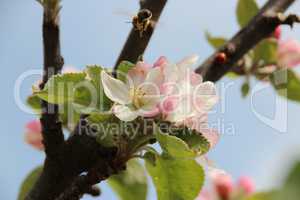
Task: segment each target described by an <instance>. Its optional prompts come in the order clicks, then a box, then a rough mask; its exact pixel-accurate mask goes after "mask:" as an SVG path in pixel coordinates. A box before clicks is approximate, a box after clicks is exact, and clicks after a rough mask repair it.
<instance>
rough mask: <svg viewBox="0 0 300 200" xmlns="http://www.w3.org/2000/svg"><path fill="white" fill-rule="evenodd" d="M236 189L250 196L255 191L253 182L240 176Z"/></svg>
mask: <svg viewBox="0 0 300 200" xmlns="http://www.w3.org/2000/svg"><path fill="white" fill-rule="evenodd" d="M237 187H239V188H241V189H242V190H243V191H244V192H245V193H246V194H251V193H253V192H254V190H255V186H254V182H253V180H252V179H251V178H250V177H248V176H242V177H240V178H239V179H238V181H237Z"/></svg>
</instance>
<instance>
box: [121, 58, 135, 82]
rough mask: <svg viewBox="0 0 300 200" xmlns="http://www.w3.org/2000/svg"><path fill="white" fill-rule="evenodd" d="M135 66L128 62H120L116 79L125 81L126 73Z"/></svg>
mask: <svg viewBox="0 0 300 200" xmlns="http://www.w3.org/2000/svg"><path fill="white" fill-rule="evenodd" d="M134 66H135V64H133V63H131V62H129V61H122V62H121V63H120V64H119V66H118V72H117V75H118V79H120V80H122V81H125V80H126V76H127V73H128V71H129V70H130V69H132V68H133V67H134Z"/></svg>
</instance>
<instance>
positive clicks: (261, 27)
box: [196, 0, 297, 81]
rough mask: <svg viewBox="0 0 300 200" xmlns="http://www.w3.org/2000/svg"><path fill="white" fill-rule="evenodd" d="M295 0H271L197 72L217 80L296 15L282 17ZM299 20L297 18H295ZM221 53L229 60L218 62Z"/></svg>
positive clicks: (208, 78) (209, 78) (206, 78)
mask: <svg viewBox="0 0 300 200" xmlns="http://www.w3.org/2000/svg"><path fill="white" fill-rule="evenodd" d="M294 1H295V0H269V1H268V2H267V3H266V4H265V6H264V7H263V8H262V9H261V10H260V11H259V13H258V14H257V15H256V16H255V17H254V18H253V19H252V20H251V21H250V22H249V23H248V25H247V26H246V27H244V28H242V29H241V30H240V31H239V32H238V33H237V34H236V35H235V36H234V37H233V38H232V39H231V40H229V41H228V42H227V43H226V44H225V45H224V46H223V47H221V48H220V49H219V50H217V51H216V52H215V53H214V54H213V55H211V56H210V57H209V58H208V59H207V60H206V61H205V62H204V63H203V64H201V65H200V66H199V67H198V68H197V69H196V72H198V73H201V74H202V75H203V77H204V80H209V81H217V80H219V79H220V78H221V77H222V76H223V75H225V74H226V73H227V72H228V71H230V70H231V69H232V68H233V67H234V65H235V63H236V62H238V61H239V60H240V59H241V58H242V57H243V56H244V55H245V54H246V53H247V52H248V51H249V50H250V49H252V48H253V47H254V46H255V45H256V44H258V43H259V42H260V41H261V40H263V39H264V38H267V37H269V36H270V35H271V34H272V33H273V32H274V30H275V29H276V27H277V26H278V25H280V24H287V22H289V24H290V21H291V19H296V18H295V17H292V16H290V17H287V18H284V19H283V18H282V14H279V13H282V12H284V11H285V10H286V9H287V8H288V7H289V6H290V5H292V3H294ZM293 21H295V22H296V21H297V20H293ZM219 53H225V54H226V56H227V60H226V61H225V62H224V63H222V64H220V63H218V62H216V57H217V56H218V54H219Z"/></svg>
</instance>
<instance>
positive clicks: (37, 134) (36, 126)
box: [25, 120, 44, 151]
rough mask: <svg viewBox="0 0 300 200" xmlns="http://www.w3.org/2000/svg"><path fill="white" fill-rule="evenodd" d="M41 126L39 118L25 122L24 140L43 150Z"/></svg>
mask: <svg viewBox="0 0 300 200" xmlns="http://www.w3.org/2000/svg"><path fill="white" fill-rule="evenodd" d="M42 140H43V137H42V128H41V123H40V121H39V120H33V121H31V122H29V123H27V124H26V132H25V142H26V143H27V144H29V145H31V146H32V147H34V148H35V149H37V150H40V151H42V150H44V145H43V143H42Z"/></svg>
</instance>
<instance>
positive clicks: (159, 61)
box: [153, 56, 168, 67]
mask: <svg viewBox="0 0 300 200" xmlns="http://www.w3.org/2000/svg"><path fill="white" fill-rule="evenodd" d="M167 63H168V60H167V58H166V57H165V56H161V57H159V58H158V59H157V61H155V63H154V64H153V67H163V66H164V65H166V64H167Z"/></svg>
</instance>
